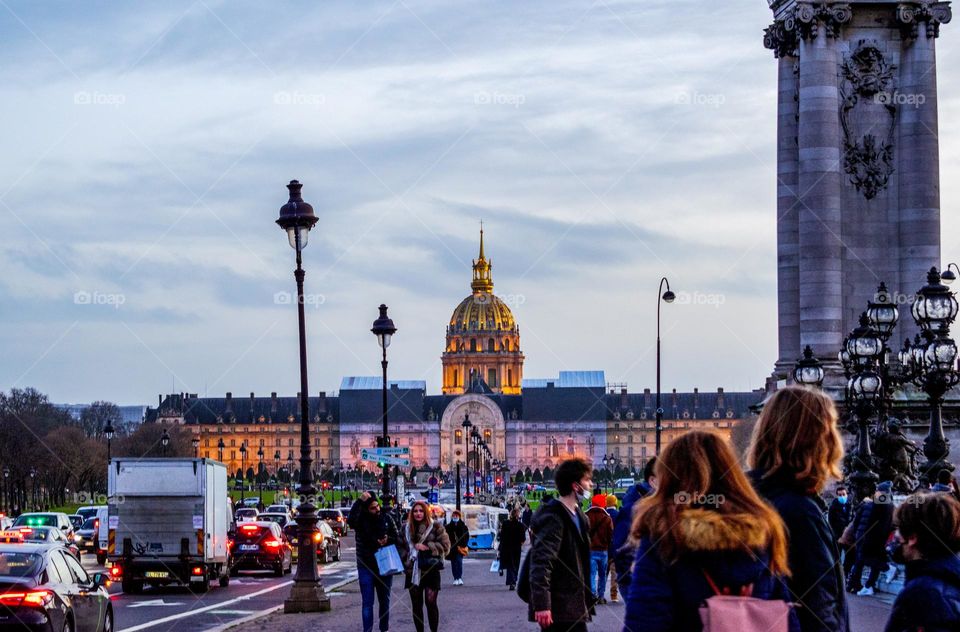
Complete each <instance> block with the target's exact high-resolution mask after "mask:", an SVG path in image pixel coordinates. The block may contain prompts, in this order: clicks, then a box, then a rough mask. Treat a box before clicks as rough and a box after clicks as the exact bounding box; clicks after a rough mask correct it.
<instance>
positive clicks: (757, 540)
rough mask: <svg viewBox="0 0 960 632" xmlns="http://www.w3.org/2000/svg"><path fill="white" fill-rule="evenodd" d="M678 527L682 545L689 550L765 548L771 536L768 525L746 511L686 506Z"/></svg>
mask: <svg viewBox="0 0 960 632" xmlns="http://www.w3.org/2000/svg"><path fill="white" fill-rule="evenodd" d="M678 527H679V533H680V538H681V539H682V540H683V543H684V546H685V548H686V549H687V550H689V551H692V552H704V553H706V552H722V551H738V550H739V551H742V550H744V549H750V550H753V551H757V550H764V549H766V548H767V547H768V546H769V544H770V539H771V537H770V536H771V534H770V529H769V527H768V526H767V525H766V524H765V523H764V522H763V521H762V520H761V519H760V518H758V517H757V516H754V515H752V514H745V513H739V514H721V513H719V512H716V511H711V510H709V509H687V510H686V511H683V512H682V513H681V514H680V516H679V525H678Z"/></svg>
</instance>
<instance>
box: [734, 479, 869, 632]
mask: <svg viewBox="0 0 960 632" xmlns="http://www.w3.org/2000/svg"><path fill="white" fill-rule="evenodd" d="M750 478H751V479H752V480H753V483H754V487H756V489H757V492H759V493H760V495H761V496H763V497H764V498H766V499H767V501H769V502H770V504H772V505H773V507H774V508H775V509H776V510H777V512H778V513H779V514H780V517H781V518H782V519H783V522H784V524H785V525H786V526H787V538H788V539H789V554H788V557H789V560H788V564H789V566H790V572H791V577H790V579H789V580H788V582H787V586H788V587H789V588H790V592H791V593H792V594H793V601H795V602H798V603H799V604H800V607H799V608H798V610H797V615H798V616H799V617H800V628H801V630H803V632H813V631H817V632H821V631H822V632H849V630H850V619H849V615H848V613H847V599H846V592H844V588H843V569H842V568H841V566H840V562H839V560H840V553H839V551H838V549H837V543H836V540H834V537H833V531H831V530H830V525H829V524H828V523H827V518H826V515H825V514H826V510H827V507H826V504H825V503H824V502H823V500H822V499H821V498H820V496H818V495H817V494H815V493H812V492H806V491H804V490H802V489H799V488H798V486H797V484H796V482H795V481H794V480H792V479H791V477H789V476H787V475H780V474H778V475H773V476H770V477H768V478H762V477H761V476H760V474H759V473H758V472H756V471H754V472H750Z"/></svg>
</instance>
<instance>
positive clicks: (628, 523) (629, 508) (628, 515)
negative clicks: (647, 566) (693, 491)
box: [610, 457, 657, 601]
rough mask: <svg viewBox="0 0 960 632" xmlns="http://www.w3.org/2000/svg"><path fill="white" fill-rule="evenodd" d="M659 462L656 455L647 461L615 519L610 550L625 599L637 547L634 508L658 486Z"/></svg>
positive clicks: (628, 589)
mask: <svg viewBox="0 0 960 632" xmlns="http://www.w3.org/2000/svg"><path fill="white" fill-rule="evenodd" d="M656 464H657V459H656V457H654V458H652V459H650V460H649V461H647V464H646V466H644V468H643V480H642V481H640V482H639V483H637V484H636V485H634V486H632V487H631V488H630V489H628V490H627V493H626V494H625V495H624V497H623V506H621V507H620V512H619V513H618V514H617V516H616V518H614V519H613V539H612V540H611V541H610V550H611V551H613V565H614V567H615V568H616V569H617V586H618V587H619V589H620V594H621V595H623V599H624V601H626V599H627V594H628V593H629V591H630V580H631V579H632V566H633V556H634V553H635V552H636V547H635V546H634V545H633V544H631V543H630V528H631V527H632V526H633V508H634V506H635V505H636V504H637V503H638V502H639V501H640V499H641V498H643V497H644V496H647V495H649V494H652V493H653V490H654V489H655V488H656V486H657V477H656V476H654V475H653V468H654V466H655V465H656Z"/></svg>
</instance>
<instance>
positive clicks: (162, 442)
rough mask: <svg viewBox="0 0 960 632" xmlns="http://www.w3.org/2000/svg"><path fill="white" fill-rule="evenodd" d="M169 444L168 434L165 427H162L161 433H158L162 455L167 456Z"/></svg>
mask: <svg viewBox="0 0 960 632" xmlns="http://www.w3.org/2000/svg"><path fill="white" fill-rule="evenodd" d="M169 445H170V435H168V434H167V429H166V428H164V429H163V434H162V435H160V447H161V448H163V456H167V446H169Z"/></svg>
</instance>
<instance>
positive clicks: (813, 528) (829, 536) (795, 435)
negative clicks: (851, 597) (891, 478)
mask: <svg viewBox="0 0 960 632" xmlns="http://www.w3.org/2000/svg"><path fill="white" fill-rule="evenodd" d="M842 459H843V441H842V440H841V438H840V432H839V430H838V428H837V409H836V406H834V403H833V400H832V399H830V397H829V396H828V395H826V394H825V393H823V392H822V391H819V390H813V389H809V388H806V387H802V386H790V387H787V388H784V389H782V390H779V391H777V392H776V393H774V394H773V396H771V397H770V399H768V400H767V401H766V402H765V403H764V406H763V412H761V413H760V418H759V419H758V420H757V425H756V427H755V428H754V430H753V437H752V439H751V442H750V448H749V450H748V453H747V463H748V465H749V466H750V468H751V472H750V476H751V478H752V479H753V482H754V486H755V487H756V488H757V491H758V492H759V493H760V495H761V496H763V497H765V498H766V499H767V500H768V501H769V502H770V504H772V505H773V506H774V508H776V510H777V512H778V513H779V514H780V516H781V517H782V518H783V521H784V523H785V524H786V526H787V537H788V541H789V542H788V556H787V557H788V562H789V565H790V570H791V572H792V575H791V578H790V581H789V582H788V586H789V587H790V591H791V593H792V598H793V600H794V601H796V602H797V603H798V604H799V607H798V608H797V613H798V614H799V616H800V626H801V628H802V630H803V631H804V632H809V631H812V630H824V631H826V630H829V631H830V632H847V631H848V630H849V629H850V622H849V616H848V614H847V602H846V593H845V592H844V589H843V569H842V567H841V564H840V552H839V550H838V549H837V544H836V541H835V540H834V538H833V532H832V531H831V529H830V524H829V523H828V522H827V518H826V511H827V507H826V504H825V503H824V502H823V500H822V499H821V498H820V493H821V492H822V491H823V490H824V488H825V487H826V486H827V484H828V483H829V482H830V481H831V480H834V479H839V478H840V477H841V476H842V474H841V472H840V463H841V461H842Z"/></svg>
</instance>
